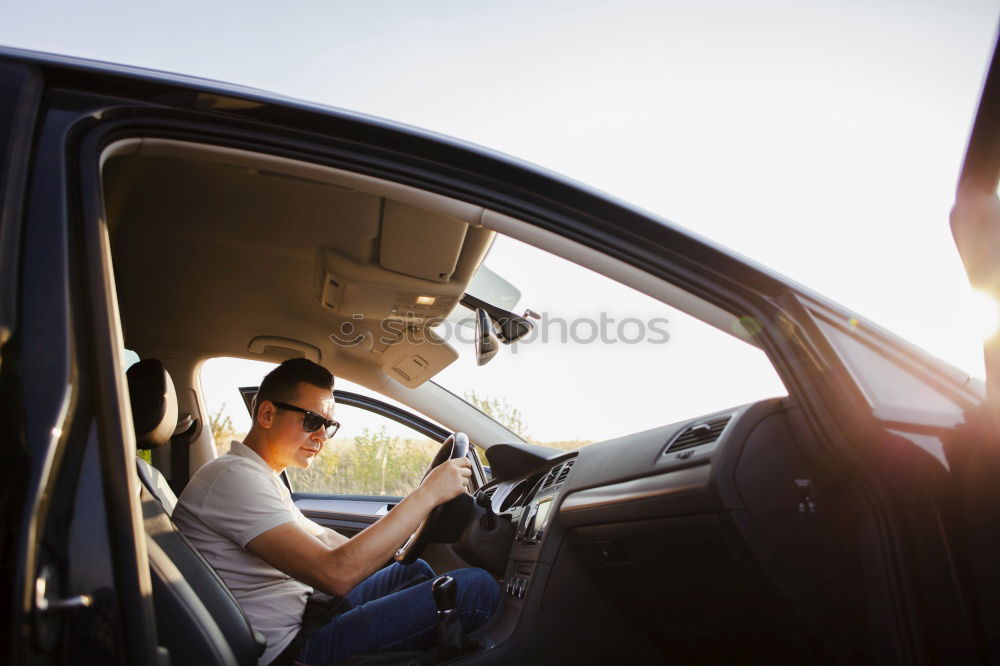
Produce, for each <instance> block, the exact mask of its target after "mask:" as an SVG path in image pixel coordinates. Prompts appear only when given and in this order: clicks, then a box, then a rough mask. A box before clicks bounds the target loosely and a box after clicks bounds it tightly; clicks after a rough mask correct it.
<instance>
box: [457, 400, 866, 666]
mask: <svg viewBox="0 0 1000 666" xmlns="http://www.w3.org/2000/svg"><path fill="white" fill-rule="evenodd" d="M799 414H800V412H799V410H798V409H797V408H796V407H795V406H794V404H793V403H792V402H791V401H790V400H789V399H787V398H783V399H769V400H763V401H759V402H755V403H752V404H749V405H743V406H740V407H736V408H733V409H728V410H723V411H720V412H716V413H713V414H709V415H705V416H702V417H699V418H695V419H691V420H687V421H684V422H680V423H675V424H671V425H667V426H663V427H660V428H655V429H652V430H648V431H645V432H641V433H636V434H634V435H629V436H626V437H622V438H618V439H615V440H609V441H606V442H601V443H597V444H593V445H590V446H588V447H585V448H582V449H579V450H577V451H572V452H566V451H558V450H553V449H543V448H542V447H534V446H524V445H515V444H500V445H494V447H490V449H489V450H488V451H487V457H488V459H489V460H490V463H491V469H492V470H493V471H494V473H495V474H496V476H497V478H495V479H494V480H492V481H491V482H489V483H488V484H486V485H485V486H483V487H482V488H480V489H479V490H478V491H477V493H476V500H477V504H478V505H479V506H481V507H483V508H484V515H485V516H486V518H484V519H483V520H480V521H479V524H478V525H477V528H476V530H475V532H476V535H475V536H473V537H471V538H468V539H464V540H463V542H460V543H458V544H456V546H455V550H456V552H457V553H459V554H460V555H462V556H463V557H465V558H466V559H467V560H468V561H470V562H472V563H476V564H479V565H481V566H484V565H486V562H487V561H488V560H490V558H489V557H482V553H483V552H485V550H486V549H480V550H479V551H477V549H476V547H475V544H480V545H482V544H484V543H488V542H489V539H488V538H484V531H485V532H486V533H497V534H501V535H502V536H501V537H498V538H500V539H503V540H505V546H504V550H505V555H506V557H505V561H503V563H502V571H503V580H502V586H503V590H504V602H503V605H502V609H501V612H500V613H498V616H497V618H496V619H495V620H494V622H493V623H492V624H491V625H490V627H489V628H488V637H489V640H490V642H491V643H492V644H493V645H497V646H500V645H506V648H505V649H504V650H503V651H502V652H503V654H505V655H506V656H507V657H509V658H514V657H516V658H528V659H541V658H543V655H544V654H547V652H546V650H547V649H548V648H547V647H541V646H539V644H538V640H539V636H542V635H545V634H547V633H548V632H550V631H551V632H554V633H553V634H552V635H572V636H574V642H573V646H572V647H564V648H562V649H563V650H570V651H571V652H572V653H573V654H575V655H576V657H575V658H578V659H583V660H584V661H588V662H600V661H605V660H612V661H613V660H617V661H618V662H619V663H620V662H621V661H622V660H623V659H624V660H625V661H628V660H643V659H654V660H656V659H660V658H662V657H663V656H664V655H665V656H666V657H668V658H671V659H676V660H677V661H678V663H696V664H697V663H722V662H726V661H727V660H730V661H731V658H732V657H733V656H734V655H739V656H740V663H758V662H759V663H765V662H766V663H775V662H777V663H810V662H812V661H814V660H815V658H816V654H814V653H813V649H814V647H815V646H814V645H811V644H810V640H809V639H808V638H804V636H807V635H808V634H809V633H810V631H809V627H808V626H807V625H809V624H810V623H813V622H815V623H817V625H818V626H822V625H823V623H824V622H826V623H828V624H827V625H826V626H829V627H833V626H836V627H848V628H851V627H852V626H853V625H855V624H856V623H857V622H858V620H857V618H851V617H845V616H844V614H843V613H841V612H840V610H839V609H841V608H843V607H844V604H843V603H838V604H836V605H831V606H827V607H823V606H822V604H817V603H816V599H815V598H809V595H810V594H814V595H815V594H825V593H826V592H824V591H822V590H835V591H838V592H837V593H839V594H843V595H851V594H860V593H861V591H860V590H861V587H862V581H860V580H858V575H857V573H856V571H854V570H852V561H851V558H850V553H845V554H844V559H843V561H842V562H841V563H840V564H839V565H835V566H832V567H831V566H829V565H826V566H824V567H823V570H818V568H817V567H816V566H814V564H813V563H812V562H811V561H808V559H807V560H806V561H805V562H804V563H803V564H804V566H789V564H791V563H795V562H797V561H798V562H800V563H802V562H801V558H808V557H809V556H810V555H813V554H816V553H818V552H821V551H822V549H823V548H824V547H825V546H824V532H825V531H826V530H829V529H830V526H827V525H824V521H823V520H822V519H818V518H817V515H816V514H817V509H816V507H817V500H816V492H817V488H818V487H821V486H823V485H824V474H823V471H822V470H821V469H818V468H817V467H816V466H814V465H811V464H810V462H809V458H808V456H807V455H805V454H804V449H805V448H808V446H803V442H804V441H805V440H807V439H808V438H806V437H803V436H802V435H796V434H794V433H803V432H806V430H805V429H804V426H803V424H802V423H800V422H799V419H800V418H801V417H800V415H799ZM806 444H807V445H808V442H806ZM826 492H828V493H829V496H825V497H824V499H825V500H826V501H833V498H834V495H835V493H834V491H833V490H830V489H826ZM838 501H839V500H838ZM490 527H492V530H490V529H486V528H490ZM838 528H839V526H838ZM793 533H794V534H796V535H797V536H796V540H795V541H789V539H788V535H789V534H793ZM783 535H784V536H783ZM470 542H475V543H470ZM492 561H493V566H492V567H491V568H493V570H494V571H495V572H497V573H499V570H498V565H500V560H499V559H497V558H493V560H492ZM817 561H820V558H817ZM818 582H822V583H824V584H829V587H826V586H824V587H823V588H822V590H821V587H820V586H819V585H818V584H817V583H818ZM816 608H823V609H824V610H822V611H820V613H819V616H813V617H810V616H809V614H810V613H813V614H814V615H815V609H816ZM720 626H725V627H726V629H725V631H722V632H720V631H719V627H720ZM518 627H530V628H531V630H530V631H523V632H522V631H518V630H517V629H518ZM615 627H616V629H614V628H615ZM539 631H542V632H543V633H542V634H539V633H538V632H539ZM838 631H839V630H838ZM566 632H568V633H566ZM843 633H844V640H845V641H847V642H848V644H849V642H850V640H851V638H850V636H852V635H854V632H851V631H844V632H843ZM527 636H533V637H534V638H533V639H532V638H526V637H527ZM610 636H615V637H617V639H616V640H612V639H611V638H609V637H610ZM626 637H627V638H626ZM525 641H528V643H525ZM567 657H568V653H566V652H565V651H564V652H562V653H558V654H550V655H548V657H547V658H567Z"/></svg>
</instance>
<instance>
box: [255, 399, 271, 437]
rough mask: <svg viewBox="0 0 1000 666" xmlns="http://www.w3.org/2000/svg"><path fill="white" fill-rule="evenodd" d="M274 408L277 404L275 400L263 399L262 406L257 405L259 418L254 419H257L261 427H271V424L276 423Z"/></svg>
mask: <svg viewBox="0 0 1000 666" xmlns="http://www.w3.org/2000/svg"><path fill="white" fill-rule="evenodd" d="M274 410H275V406H274V403H273V402H271V401H270V400H265V401H263V402H262V403H260V406H258V407H257V418H255V419H254V421H256V422H257V425H259V426H260V427H261V428H264V429H265V430H268V429H270V428H271V425H272V424H273V423H274Z"/></svg>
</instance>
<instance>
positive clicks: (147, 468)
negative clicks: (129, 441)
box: [127, 359, 266, 666]
mask: <svg viewBox="0 0 1000 666" xmlns="http://www.w3.org/2000/svg"><path fill="white" fill-rule="evenodd" d="M127 374H128V383H129V397H130V401H131V403H132V415H133V420H134V422H135V430H136V442H137V445H138V446H139V447H141V448H150V449H151V448H156V447H158V446H163V445H164V444H166V443H167V442H169V441H170V437H171V435H173V433H174V430H175V428H176V427H177V396H176V395H175V393H174V385H173V381H172V380H171V379H170V375H169V374H168V373H167V371H166V369H165V368H164V367H163V364H162V363H160V362H159V361H157V360H155V359H146V360H144V361H140V362H139V363H136V364H135V365H133V366H132V367H131V368H129V369H128V373H127ZM136 471H137V473H138V475H139V479H140V481H141V483H140V499H141V502H142V516H143V525H144V527H145V531H146V543H147V552H148V553H149V564H150V566H149V570H150V574H151V577H152V580H153V604H154V608H155V610H156V623H157V634H158V636H159V641H160V643H161V644H162V645H163V646H164V647H166V648H167V650H168V651H169V652H170V655H171V661H172V662H173V663H189V662H190V663H198V664H226V665H227V666H228V665H230V664H247V665H248V666H249V665H251V664H256V663H257V658H258V657H259V656H260V655H261V654H262V653H263V651H264V648H265V647H266V641H265V639H264V637H263V635H261V634H260V633H259V632H256V631H254V629H253V628H252V627H251V626H250V621H249V620H248V619H247V616H246V614H245V613H244V612H243V609H242V608H240V605H239V604H238V603H237V602H236V599H235V598H234V597H233V595H232V593H231V592H230V591H229V588H228V587H226V584H225V583H224V582H223V581H222V579H221V578H220V577H219V575H218V574H217V573H216V572H215V570H214V569H213V568H212V567H211V565H209V564H208V562H206V561H205V559H204V558H203V557H202V556H201V554H200V553H199V552H198V551H197V550H196V549H195V548H194V547H193V546H192V545H191V544H190V543H189V542H188V540H187V539H185V538H184V535H183V534H181V533H180V532H179V531H178V529H177V527H176V526H175V525H174V524H173V521H171V519H170V515H169V514H170V513H172V512H173V508H174V506H175V505H176V503H177V498H176V497H175V496H174V493H173V492H172V491H171V490H170V488H169V486H167V484H166V482H165V480H164V479H163V475H162V474H160V473H159V471H158V470H156V469H155V468H153V467H152V466H151V465H149V464H148V463H146V461H144V460H142V459H140V458H137V459H136Z"/></svg>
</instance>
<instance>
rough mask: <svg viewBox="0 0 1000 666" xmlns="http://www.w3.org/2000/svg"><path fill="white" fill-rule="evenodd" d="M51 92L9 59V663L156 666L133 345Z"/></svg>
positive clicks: (1, 99) (2, 174) (3, 307)
mask: <svg viewBox="0 0 1000 666" xmlns="http://www.w3.org/2000/svg"><path fill="white" fill-rule="evenodd" d="M48 84H49V82H48V80H47V79H46V77H45V76H44V74H43V72H42V70H41V68H39V67H36V66H35V65H34V64H32V63H25V62H21V61H18V60H17V59H7V58H5V57H0V255H2V257H0V344H2V349H0V357H2V365H0V386H2V387H3V388H2V397H3V400H0V405H2V407H0V409H2V418H0V423H2V428H3V435H2V444H3V448H4V453H5V455H4V464H3V465H0V470H2V471H0V475H2V476H0V479H2V480H0V520H2V522H3V530H0V560H2V562H3V569H4V572H5V576H4V579H3V580H4V582H3V584H2V586H0V590H2V592H0V606H2V608H3V623H4V624H3V629H2V630H0V655H2V656H0V661H3V662H4V663H35V664H50V663H51V664H55V663H67V662H78V663H82V662H86V663H125V662H130V663H154V662H155V661H157V659H158V658H159V657H158V651H157V648H156V645H157V640H156V631H155V625H154V623H153V619H152V604H151V600H150V592H151V587H150V580H149V573H148V569H147V568H146V567H145V558H146V553H145V542H144V541H142V540H141V539H139V538H138V535H139V534H141V529H136V526H137V525H138V514H137V513H136V511H135V505H134V502H133V501H132V497H133V495H134V490H135V485H134V479H132V478H131V477H130V472H129V468H128V467H127V466H125V465H123V464H122V461H123V460H124V459H125V458H126V452H127V451H128V446H127V444H128V442H127V437H128V434H127V433H128V431H129V429H130V428H131V417H130V413H129V412H128V410H127V408H123V404H126V405H127V398H123V394H122V377H121V376H120V371H121V364H120V359H119V358H118V356H117V353H116V350H117V348H118V342H119V339H118V335H119V333H120V332H119V331H118V330H117V329H116V327H115V324H114V320H113V317H112V316H111V313H112V312H113V306H112V304H111V303H110V301H109V299H108V298H107V294H108V289H107V285H108V284H110V282H109V275H108V272H107V266H102V265H101V264H100V263H99V262H95V259H97V258H98V257H99V252H100V250H99V246H100V240H101V239H100V236H99V234H88V233H86V232H83V231H81V230H79V229H77V228H75V227H74V226H73V225H72V224H71V222H70V221H71V220H72V219H73V218H74V215H73V214H72V213H71V211H72V212H78V211H79V208H78V200H77V199H76V198H75V197H74V195H73V193H72V192H70V191H69V189H68V188H67V187H66V186H65V185H66V180H65V178H66V173H67V167H68V165H67V155H68V150H67V123H68V122H69V121H70V118H68V117H67V116H66V115H65V114H61V113H60V112H59V110H58V108H57V107H58V101H57V100H56V98H57V97H58V94H54V93H53V92H52V91H51V89H46V86H47V85H48ZM133 450H134V448H133ZM140 563H142V565H140Z"/></svg>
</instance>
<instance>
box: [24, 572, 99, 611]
mask: <svg viewBox="0 0 1000 666" xmlns="http://www.w3.org/2000/svg"><path fill="white" fill-rule="evenodd" d="M53 575H54V572H53V570H52V567H51V566H46V567H43V568H42V571H41V574H40V575H39V576H38V578H37V579H36V580H35V610H36V611H37V612H39V613H51V612H56V611H65V610H74V609H76V608H89V607H90V606H91V605H93V603H94V598H93V597H92V596H90V595H89V594H78V595H77V596H75V597H66V598H64V599H49V598H48V597H46V596H45V593H46V591H47V590H48V587H49V580H51V579H52V576H53Z"/></svg>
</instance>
